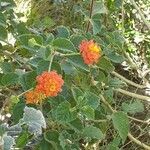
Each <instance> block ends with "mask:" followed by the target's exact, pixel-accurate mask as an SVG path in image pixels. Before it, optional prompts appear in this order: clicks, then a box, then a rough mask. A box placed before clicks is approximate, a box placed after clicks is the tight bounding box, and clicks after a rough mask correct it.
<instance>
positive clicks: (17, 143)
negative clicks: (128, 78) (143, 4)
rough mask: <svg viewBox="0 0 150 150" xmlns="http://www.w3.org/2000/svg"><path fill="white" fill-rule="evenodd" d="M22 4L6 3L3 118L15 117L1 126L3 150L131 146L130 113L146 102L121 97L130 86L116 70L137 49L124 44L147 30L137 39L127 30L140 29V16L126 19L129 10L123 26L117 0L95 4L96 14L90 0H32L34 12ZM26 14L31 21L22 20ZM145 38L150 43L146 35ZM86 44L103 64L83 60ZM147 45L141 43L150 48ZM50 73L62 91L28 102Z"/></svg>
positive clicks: (0, 67) (1, 50) (0, 28)
mask: <svg viewBox="0 0 150 150" xmlns="http://www.w3.org/2000/svg"><path fill="white" fill-rule="evenodd" d="M21 3H23V2H21ZM19 4H20V1H19V2H18V1H17V0H16V4H15V3H14V2H13V0H1V1H0V86H1V88H2V89H1V95H0V102H1V103H0V106H1V105H3V106H1V108H2V109H1V114H2V117H3V116H4V117H5V115H6V113H10V114H11V117H10V118H5V119H2V120H1V123H2V124H1V125H0V135H1V137H2V139H3V141H4V150H9V149H11V148H12V149H13V148H14V149H15V148H20V149H35V150H49V149H52V150H53V149H54V150H79V149H91V150H92V149H95V146H96V148H97V149H108V150H118V149H122V148H123V149H124V147H125V146H126V145H127V146H128V145H129V144H128V142H129V141H128V139H127V136H128V133H129V131H130V122H129V119H128V115H129V114H130V115H135V116H136V115H137V113H138V114H140V113H142V112H144V111H145V109H147V108H146V107H144V104H143V103H142V102H140V101H133V99H132V98H128V97H127V98H126V97H123V98H122V96H123V95H121V96H120V94H118V93H117V92H116V91H115V89H118V88H123V89H124V87H126V88H128V86H127V84H125V83H124V82H123V81H122V80H121V79H120V78H118V77H115V76H113V75H112V74H111V73H112V72H113V71H117V70H119V69H120V70H123V69H124V68H125V67H122V66H121V68H119V67H118V66H119V65H121V63H122V62H124V61H127V59H128V58H126V57H125V56H126V55H125V56H124V54H125V52H126V51H130V52H131V53H132V52H133V51H134V50H133V47H132V46H131V47H130V46H129V45H127V43H126V41H127V40H129V41H130V42H131V41H132V40H131V37H133V36H134V35H136V36H138V37H139V38H141V37H142V35H144V37H146V36H147V34H148V33H146V32H143V33H141V34H139V33H137V31H136V32H135V31H134V32H133V35H131V34H132V33H131V32H132V31H131V29H130V28H129V27H128V25H130V26H131V25H134V23H133V22H132V21H133V20H135V19H131V21H130V20H127V19H126V18H128V17H129V16H130V15H131V14H129V9H127V14H124V15H125V16H124V19H125V20H124V21H125V22H123V20H122V22H121V19H120V16H121V15H123V14H122V13H123V10H121V9H123V1H119V0H116V1H114V0H108V1H103V0H96V1H94V4H93V6H92V10H90V9H91V8H90V5H91V0H86V1H81V0H73V1H72V0H68V1H57V2H56V1H49V0H45V1H44V0H37V1H35V0H32V1H31V3H30V4H31V10H28V12H29V14H25V13H24V14H22V13H16V8H15V6H17V7H19ZM23 4H25V2H24V3H23ZM128 5H129V4H128V2H124V7H125V8H126V7H129V8H130V9H131V6H130V5H129V6H128ZM118 15H119V16H118ZM25 16H26V17H27V22H22V21H21V20H22V17H25ZM140 24H141V23H140ZM122 28H124V32H121V31H120V30H121V29H122ZM122 30H123V29H122ZM135 30H136V29H135ZM135 39H136V38H135ZM135 39H134V40H135ZM145 39H146V40H147V41H149V37H148V36H147V38H145ZM83 40H85V41H89V40H93V41H94V42H95V43H97V45H98V46H100V49H101V51H100V55H101V57H100V58H99V60H98V62H97V63H93V64H91V65H87V64H85V61H83V57H82V55H81V54H80V50H79V47H80V46H79V45H80V43H81V42H82V41H83ZM146 40H145V41H143V42H145V43H146V46H147V47H149V44H148V42H147V41H146ZM132 42H133V41H132ZM139 43H140V42H139ZM134 44H135V43H134ZM140 44H142V45H143V43H140ZM136 47H138V45H136ZM86 48H87V47H86V46H85V49H86ZM126 49H127V50H126ZM148 55H149V54H148ZM86 57H87V59H90V57H91V55H90V56H89V55H86ZM146 57H149V56H146ZM126 63H127V62H126ZM128 68H132V66H128ZM48 70H49V71H52V70H55V71H57V73H58V74H60V75H61V76H62V79H63V80H64V85H63V87H62V91H61V90H60V91H59V93H58V95H57V96H55V97H47V98H45V99H44V100H42V101H40V102H39V103H38V104H26V103H25V102H26V97H25V93H26V92H29V91H30V90H31V89H34V88H35V87H36V85H37V81H36V77H37V76H38V75H40V74H42V73H43V72H44V71H48ZM120 70H119V71H120ZM130 70H131V71H132V69H130ZM134 71H135V70H134ZM135 72H136V71H135ZM130 73H131V75H132V76H133V78H134V75H133V72H130ZM44 79H45V78H43V80H44ZM40 94H41V93H40ZM101 95H103V96H104V98H105V101H104V100H102V99H101V98H100V96H101ZM32 96H33V97H32ZM40 96H41V95H40ZM120 97H121V98H120ZM31 98H34V95H31ZM37 98H38V97H37ZM126 99H127V100H128V101H130V102H125V101H126ZM5 102H6V103H5ZM111 107H112V108H113V109H114V111H112V108H111ZM115 109H116V110H117V111H115ZM120 110H122V111H120ZM112 112H113V113H112ZM144 115H145V114H144ZM145 116H147V115H145ZM137 117H138V116H137ZM3 124H6V125H7V127H5V126H4V127H3ZM133 126H134V123H133ZM131 130H132V129H131ZM138 131H140V133H141V135H143V133H144V134H145V133H146V131H147V128H146V127H143V126H140V127H139V129H138ZM133 133H134V132H133ZM14 134H15V135H14ZM121 141H122V142H121ZM132 146H134V145H132ZM132 148H133V147H132ZM138 148H139V147H135V149H138ZM125 149H130V147H129V148H128V147H125Z"/></svg>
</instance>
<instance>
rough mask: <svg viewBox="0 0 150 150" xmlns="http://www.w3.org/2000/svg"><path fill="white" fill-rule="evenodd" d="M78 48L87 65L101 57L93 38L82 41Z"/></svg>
mask: <svg viewBox="0 0 150 150" xmlns="http://www.w3.org/2000/svg"><path fill="white" fill-rule="evenodd" d="M79 49H80V53H81V55H82V57H83V60H84V63H85V64H87V65H91V64H93V63H97V62H98V60H99V58H100V57H101V49H100V47H99V46H98V45H97V43H94V42H93V40H90V41H85V40H84V41H82V42H81V44H80V45H79Z"/></svg>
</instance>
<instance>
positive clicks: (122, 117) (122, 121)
mask: <svg viewBox="0 0 150 150" xmlns="http://www.w3.org/2000/svg"><path fill="white" fill-rule="evenodd" d="M112 120H113V125H114V128H115V129H116V130H117V131H118V133H119V135H120V137H121V138H122V141H123V142H124V141H125V139H126V138H127V135H128V132H129V120H128V117H127V115H126V114H125V113H124V112H115V113H114V114H113V115H112Z"/></svg>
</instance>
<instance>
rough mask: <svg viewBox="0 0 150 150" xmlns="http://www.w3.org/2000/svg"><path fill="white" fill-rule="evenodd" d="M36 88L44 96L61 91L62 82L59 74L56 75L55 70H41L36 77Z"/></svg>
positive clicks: (53, 94)
mask: <svg viewBox="0 0 150 150" xmlns="http://www.w3.org/2000/svg"><path fill="white" fill-rule="evenodd" d="M36 80H37V86H36V88H37V89H38V90H39V91H40V92H41V93H43V94H45V95H46V96H57V94H58V93H59V92H61V91H62V90H61V87H62V85H63V84H64V81H63V79H62V76H61V75H58V74H57V72H56V71H51V72H43V73H42V74H41V75H39V76H38V77H37V78H36Z"/></svg>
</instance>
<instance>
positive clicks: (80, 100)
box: [71, 87, 87, 108]
mask: <svg viewBox="0 0 150 150" xmlns="http://www.w3.org/2000/svg"><path fill="white" fill-rule="evenodd" d="M71 91H72V94H73V97H74V99H75V101H76V103H77V107H78V108H81V107H83V106H85V105H86V103H87V99H86V98H85V95H84V93H83V92H82V91H81V90H80V89H79V88H78V87H72V88H71Z"/></svg>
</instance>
